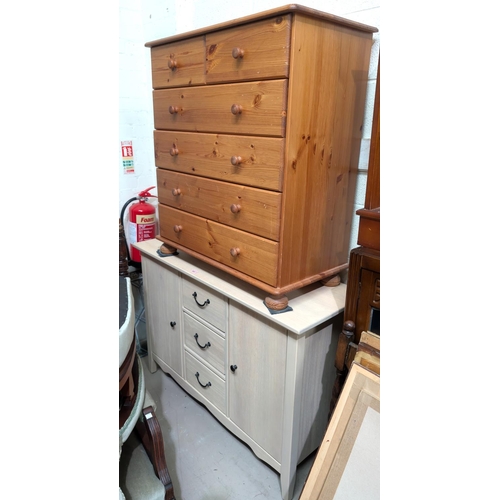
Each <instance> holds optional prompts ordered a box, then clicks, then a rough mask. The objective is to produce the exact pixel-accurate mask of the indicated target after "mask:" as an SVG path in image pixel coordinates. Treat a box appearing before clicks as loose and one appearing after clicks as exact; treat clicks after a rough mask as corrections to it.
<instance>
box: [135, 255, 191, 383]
mask: <svg viewBox="0 0 500 500" xmlns="http://www.w3.org/2000/svg"><path fill="white" fill-rule="evenodd" d="M142 276H143V280H144V291H145V307H146V324H147V330H148V351H149V354H150V356H151V355H156V356H157V357H158V358H159V359H160V360H161V361H163V362H164V363H165V364H166V365H168V366H169V367H170V368H171V369H172V370H175V371H176V372H177V373H178V374H179V375H181V376H182V339H181V307H180V295H181V290H180V281H181V279H180V277H179V276H178V275H177V273H176V272H173V271H171V270H170V269H169V268H167V267H165V266H161V265H160V264H157V263H156V262H154V261H153V260H151V259H148V258H147V257H145V256H144V254H143V257H142Z"/></svg>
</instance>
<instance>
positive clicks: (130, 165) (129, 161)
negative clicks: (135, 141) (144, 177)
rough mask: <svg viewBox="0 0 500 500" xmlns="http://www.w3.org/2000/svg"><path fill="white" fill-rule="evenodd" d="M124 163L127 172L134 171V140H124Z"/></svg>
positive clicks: (131, 172)
mask: <svg viewBox="0 0 500 500" xmlns="http://www.w3.org/2000/svg"><path fill="white" fill-rule="evenodd" d="M122 163H123V171H124V173H125V174H133V173H134V150H133V149H132V141H122Z"/></svg>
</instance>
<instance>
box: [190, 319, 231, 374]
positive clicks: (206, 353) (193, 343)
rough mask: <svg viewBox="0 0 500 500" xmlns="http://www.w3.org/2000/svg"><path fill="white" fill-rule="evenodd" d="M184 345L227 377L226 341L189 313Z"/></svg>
mask: <svg viewBox="0 0 500 500" xmlns="http://www.w3.org/2000/svg"><path fill="white" fill-rule="evenodd" d="M184 344H185V346H186V347H187V348H189V349H191V351H193V352H194V353H196V354H197V355H198V356H199V357H200V358H202V359H203V360H204V361H206V362H207V363H208V364H209V365H211V366H213V367H214V368H215V369H216V370H218V371H219V372H221V373H222V374H224V375H225V372H226V370H225V362H224V361H225V354H226V342H225V340H224V339H223V338H222V337H221V336H220V335H217V333H215V332H214V331H213V330H210V328H207V327H206V326H205V325H202V324H201V323H200V322H199V321H197V320H196V319H194V318H193V317H192V316H190V315H189V314H187V313H184Z"/></svg>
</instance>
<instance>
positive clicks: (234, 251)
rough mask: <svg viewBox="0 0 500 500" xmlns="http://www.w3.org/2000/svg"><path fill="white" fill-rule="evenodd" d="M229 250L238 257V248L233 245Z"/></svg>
mask: <svg viewBox="0 0 500 500" xmlns="http://www.w3.org/2000/svg"><path fill="white" fill-rule="evenodd" d="M229 252H230V253H231V255H232V256H233V257H238V255H239V254H240V249H239V248H238V247H233V248H231V250H229Z"/></svg>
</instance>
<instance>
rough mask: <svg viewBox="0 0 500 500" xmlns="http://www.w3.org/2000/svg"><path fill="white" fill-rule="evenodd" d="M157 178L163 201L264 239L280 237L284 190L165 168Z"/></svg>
mask: <svg viewBox="0 0 500 500" xmlns="http://www.w3.org/2000/svg"><path fill="white" fill-rule="evenodd" d="M157 178H158V188H157V189H158V201H159V202H160V203H163V204H164V205H168V206H170V207H173V208H177V209H179V210H185V211H186V212H189V213H191V214H195V215H199V216H200V217H206V218H208V219H211V220H213V221H216V222H220V223H221V224H226V225H228V226H231V227H236V228H238V229H242V230H243V231H248V232H249V233H252V234H257V235H259V236H263V237H264V238H269V239H271V240H274V241H276V240H277V239H278V236H279V223H280V215H281V214H280V212H281V194H280V193H275V192H273V191H265V190H263V189H256V188H252V187H248V186H241V185H238V184H229V183H227V182H221V181H216V180H211V179H205V178H203V177H198V176H195V175H186V174H179V173H177V172H171V171H169V170H162V169H158V172H157ZM236 210H238V211H237V212H236V213H233V211H236Z"/></svg>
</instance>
